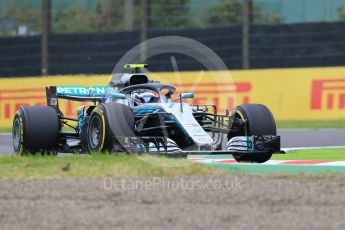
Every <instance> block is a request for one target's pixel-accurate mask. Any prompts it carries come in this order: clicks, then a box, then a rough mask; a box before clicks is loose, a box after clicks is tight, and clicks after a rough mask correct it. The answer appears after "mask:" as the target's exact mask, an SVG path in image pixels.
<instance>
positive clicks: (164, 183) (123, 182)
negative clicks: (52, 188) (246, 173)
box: [102, 177, 243, 192]
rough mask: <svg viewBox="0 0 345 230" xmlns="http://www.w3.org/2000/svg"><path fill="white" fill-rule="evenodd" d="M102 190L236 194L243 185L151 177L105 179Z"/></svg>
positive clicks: (234, 179) (228, 180)
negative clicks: (156, 190)
mask: <svg viewBox="0 0 345 230" xmlns="http://www.w3.org/2000/svg"><path fill="white" fill-rule="evenodd" d="M102 187H103V189H104V190H116V191H138V190H155V189H158V190H163V191H169V190H170V191H177V190H179V191H197V190H226V191H232V192H237V191H240V190H242V188H243V184H242V181H241V180H240V179H239V178H238V177H232V178H223V179H222V180H221V179H212V178H210V179H208V180H205V179H203V180H201V179H198V178H194V179H192V178H190V179H186V178H183V177H181V178H177V179H176V178H174V179H169V178H163V177H152V178H147V179H135V178H115V177H106V178H104V180H103V185H102Z"/></svg>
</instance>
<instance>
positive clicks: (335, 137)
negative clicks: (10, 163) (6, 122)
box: [0, 129, 345, 155]
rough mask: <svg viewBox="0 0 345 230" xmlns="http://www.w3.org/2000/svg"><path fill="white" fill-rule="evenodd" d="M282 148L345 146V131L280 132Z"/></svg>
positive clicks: (5, 146) (1, 147)
mask: <svg viewBox="0 0 345 230" xmlns="http://www.w3.org/2000/svg"><path fill="white" fill-rule="evenodd" d="M278 135H280V136H281V145H282V148H298V147H326V146H345V129H285V130H284V129H283V130H278ZM0 154H3V155H11V154H13V147H12V139H11V135H10V134H0Z"/></svg>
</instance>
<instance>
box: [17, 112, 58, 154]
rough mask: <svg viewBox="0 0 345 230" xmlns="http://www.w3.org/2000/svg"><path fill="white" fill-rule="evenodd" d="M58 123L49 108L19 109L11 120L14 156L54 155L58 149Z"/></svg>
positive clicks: (54, 114) (56, 117) (56, 115)
mask: <svg viewBox="0 0 345 230" xmlns="http://www.w3.org/2000/svg"><path fill="white" fill-rule="evenodd" d="M59 135H60V121H59V117H58V114H57V112H56V111H55V109H54V108H52V107H49V106H26V107H22V108H20V109H19V110H18V111H17V112H16V115H15V117H14V119H13V127H12V140H13V149H14V152H15V153H16V154H19V155H26V154H36V153H53V154H54V153H56V152H57V150H58V147H59Z"/></svg>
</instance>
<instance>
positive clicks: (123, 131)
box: [87, 103, 135, 153]
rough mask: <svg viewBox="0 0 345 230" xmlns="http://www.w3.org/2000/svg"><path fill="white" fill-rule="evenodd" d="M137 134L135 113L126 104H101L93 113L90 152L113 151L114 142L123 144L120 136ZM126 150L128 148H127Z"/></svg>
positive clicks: (88, 140) (88, 144) (88, 136)
mask: <svg viewBox="0 0 345 230" xmlns="http://www.w3.org/2000/svg"><path fill="white" fill-rule="evenodd" d="M133 136H135V121H134V115H133V112H132V110H131V108H129V107H128V106H126V105H123V104H120V103H104V104H99V105H98V106H97V107H96V108H95V109H94V110H93V111H92V113H91V116H90V120H89V125H88V131H87V146H88V150H89V152H91V153H92V152H111V151H113V150H114V143H115V144H119V145H120V146H121V145H122V144H123V143H122V140H120V137H133ZM125 151H126V150H125Z"/></svg>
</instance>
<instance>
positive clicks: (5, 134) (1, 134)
mask: <svg viewBox="0 0 345 230" xmlns="http://www.w3.org/2000/svg"><path fill="white" fill-rule="evenodd" d="M11 135H12V133H0V136H11Z"/></svg>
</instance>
